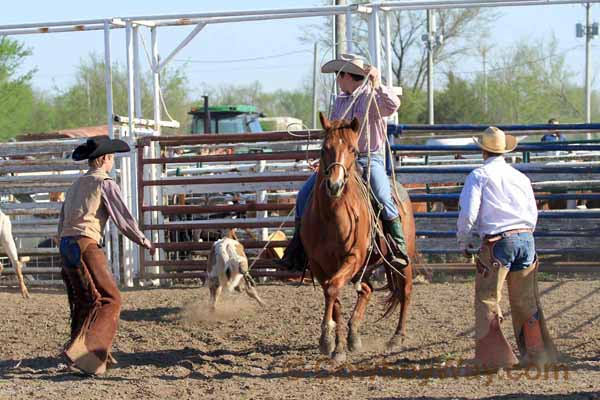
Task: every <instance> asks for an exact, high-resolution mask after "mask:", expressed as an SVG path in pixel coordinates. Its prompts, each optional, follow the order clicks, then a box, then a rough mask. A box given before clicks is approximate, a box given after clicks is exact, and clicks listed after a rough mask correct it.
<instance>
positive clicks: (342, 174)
mask: <svg viewBox="0 0 600 400" xmlns="http://www.w3.org/2000/svg"><path fill="white" fill-rule="evenodd" d="M319 117H320V119H321V125H322V126H323V129H324V130H325V138H324V139H323V146H322V148H321V164H320V171H321V173H322V174H323V175H324V177H325V188H326V191H327V195H328V196H330V197H340V196H341V195H342V193H343V191H344V187H345V186H346V182H347V181H348V177H349V174H350V171H351V170H352V169H353V168H354V162H355V161H356V157H357V155H358V129H359V126H360V122H359V121H358V119H357V118H354V119H353V120H352V122H348V121H329V120H328V119H327V117H326V116H325V115H323V113H320V114H319Z"/></svg>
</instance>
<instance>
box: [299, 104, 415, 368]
mask: <svg viewBox="0 0 600 400" xmlns="http://www.w3.org/2000/svg"><path fill="white" fill-rule="evenodd" d="M320 119H321V125H322V127H323V129H324V139H323V143H322V149H321V157H320V167H319V171H318V176H317V181H316V184H315V189H314V191H313V194H312V198H311V200H310V202H309V204H308V205H307V209H306V211H305V212H304V215H303V217H302V221H301V229H300V237H301V240H302V243H303V244H304V248H305V251H306V254H307V256H308V265H309V268H310V271H311V272H312V274H313V276H314V277H315V278H316V279H317V280H318V282H319V284H320V285H321V287H322V289H323V294H324V296H325V312H324V316H323V320H322V323H321V337H320V340H319V348H320V350H321V353H322V354H325V355H330V356H331V357H332V358H333V359H334V360H335V361H337V362H343V361H344V360H345V359H346V348H347V347H348V350H349V351H351V352H357V351H360V350H361V347H362V342H361V338H360V333H359V329H360V326H361V324H362V321H363V318H364V314H365V310H366V307H367V304H368V302H369V298H370V297H371V294H372V293H373V290H374V288H373V285H372V284H371V283H370V282H369V277H370V275H371V273H372V272H373V271H374V270H375V269H376V268H377V267H378V266H380V265H381V264H383V265H384V267H385V269H386V277H387V285H386V287H387V289H388V290H389V296H388V298H387V299H386V310H385V313H384V315H383V317H382V318H386V317H389V316H390V315H391V314H392V313H393V312H394V311H395V310H396V309H397V307H398V306H400V318H399V321H398V325H397V327H396V330H395V332H394V335H393V336H392V338H391V339H390V341H389V342H388V348H394V347H396V346H398V345H399V344H401V343H402V341H403V338H404V337H405V335H406V320H407V316H408V305H409V304H410V297H411V291H412V276H413V267H412V264H409V265H408V266H406V267H405V268H404V269H403V270H401V271H399V270H398V269H397V268H394V266H393V265H391V264H390V263H389V262H386V261H384V258H385V257H386V256H387V255H388V254H387V252H388V251H390V250H388V248H387V246H386V245H385V243H386V242H385V239H384V238H382V237H381V235H376V234H375V233H374V229H372V228H373V226H372V224H371V221H372V217H371V215H372V214H371V212H370V208H369V207H370V204H369V201H370V200H369V196H368V195H366V191H365V190H364V189H365V187H364V184H363V183H362V178H361V176H360V173H359V172H358V168H357V166H356V158H357V155H358V137H359V134H358V130H359V126H360V122H359V121H358V119H356V118H355V119H353V120H352V121H351V122H348V121H329V120H328V119H327V118H326V117H325V116H324V115H323V114H322V113H321V114H320ZM361 185H362V188H361ZM403 194H404V195H403V196H402V197H403V198H402V199H399V200H400V201H399V205H400V207H399V212H400V217H401V219H402V225H403V230H404V235H405V239H406V242H407V247H408V253H409V256H410V258H411V260H415V259H416V246H415V243H416V237H415V222H414V216H413V213H412V208H411V204H410V200H409V198H408V196H407V195H406V191H403ZM375 223H376V224H377V223H378V222H375ZM374 236H377V238H374ZM373 239H376V242H374V243H375V244H377V246H376V247H378V248H379V249H380V254H372V252H371V245H372V240H373ZM350 281H352V282H353V283H354V285H355V287H356V290H357V292H358V299H357V302H356V305H355V307H354V311H353V313H352V316H351V318H350V321H349V323H348V337H347V338H346V331H345V326H344V324H343V322H344V321H343V319H342V310H341V302H340V299H339V297H340V293H341V289H342V287H344V285H346V284H347V283H348V282H350ZM384 290H385V288H384Z"/></svg>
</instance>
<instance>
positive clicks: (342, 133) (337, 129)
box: [323, 119, 357, 143]
mask: <svg viewBox="0 0 600 400" xmlns="http://www.w3.org/2000/svg"><path fill="white" fill-rule="evenodd" d="M330 122H331V128H330V129H329V130H327V131H325V137H324V138H323V140H324V141H325V140H327V139H332V140H333V139H338V138H339V139H342V140H343V141H344V142H349V143H352V141H353V139H354V136H355V135H356V134H357V133H356V132H354V131H353V130H352V127H351V121H348V120H345V119H341V120H333V121H330Z"/></svg>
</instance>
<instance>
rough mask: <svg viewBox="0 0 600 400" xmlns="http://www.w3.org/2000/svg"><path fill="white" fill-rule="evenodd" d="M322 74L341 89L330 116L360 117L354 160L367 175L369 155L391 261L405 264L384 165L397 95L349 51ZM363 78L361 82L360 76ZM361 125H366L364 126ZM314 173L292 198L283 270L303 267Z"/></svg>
mask: <svg viewBox="0 0 600 400" xmlns="http://www.w3.org/2000/svg"><path fill="white" fill-rule="evenodd" d="M321 72H323V73H335V74H336V81H337V83H338V85H339V87H340V89H341V90H342V93H340V94H339V95H338V96H337V97H336V100H335V103H334V106H333V110H332V112H331V119H332V120H340V119H346V120H352V119H353V118H355V117H356V118H358V119H359V121H360V122H361V128H360V129H359V132H360V137H359V141H358V145H359V156H358V163H359V164H360V166H361V167H362V168H363V171H364V174H363V176H364V178H365V179H366V177H367V176H366V175H367V166H368V162H369V158H370V160H371V165H370V170H371V171H370V185H371V189H372V192H373V195H374V197H375V199H376V200H377V202H379V204H381V205H382V211H381V219H382V222H383V228H384V231H385V233H386V234H388V235H390V236H391V237H392V238H393V240H394V245H392V247H393V249H394V257H393V260H391V261H392V262H393V263H394V264H396V265H398V266H400V267H406V266H407V265H408V263H409V259H408V255H407V250H406V242H405V240H404V234H403V232H402V223H401V221H400V216H399V214H398V210H397V208H396V204H395V203H394V199H393V196H392V188H391V185H390V182H389V178H388V176H387V174H386V170H385V150H386V121H385V119H384V118H385V117H389V116H390V115H393V114H394V113H395V112H396V111H397V110H398V108H399V107H400V99H399V98H398V96H396V95H395V94H394V92H393V91H392V89H391V88H389V87H386V86H383V85H381V82H380V77H379V71H378V70H377V68H375V67H373V66H370V65H368V64H365V62H364V61H363V59H362V58H360V57H358V56H356V55H353V54H342V55H341V56H340V58H339V59H335V60H332V61H329V62H328V63H326V64H324V65H323V66H322V67H321ZM366 78H368V81H366V82H365V79H366ZM365 124H366V125H365ZM316 178H317V174H316V173H314V174H313V175H312V176H311V177H310V178H309V179H308V180H307V181H306V182H305V183H304V185H302V188H301V189H300V191H299V192H298V198H297V200H296V218H295V230H294V236H293V238H292V241H291V242H290V244H289V245H288V247H287V248H286V250H285V253H284V256H283V258H282V259H281V260H280V265H282V266H283V267H285V268H287V269H293V270H302V269H304V266H305V265H306V254H305V252H304V246H303V245H302V242H301V240H300V233H299V232H300V220H301V218H302V215H303V212H304V210H305V208H306V205H307V203H308V200H309V198H310V196H311V193H312V191H313V187H314V185H315V182H316Z"/></svg>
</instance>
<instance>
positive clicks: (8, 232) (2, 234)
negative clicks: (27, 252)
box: [0, 210, 29, 299]
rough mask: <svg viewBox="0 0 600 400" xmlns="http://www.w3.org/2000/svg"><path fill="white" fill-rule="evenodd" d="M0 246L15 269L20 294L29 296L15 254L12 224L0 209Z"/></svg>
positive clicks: (25, 296) (0, 266)
mask: <svg viewBox="0 0 600 400" xmlns="http://www.w3.org/2000/svg"><path fill="white" fill-rule="evenodd" d="M0 246H1V247H2V248H3V249H4V251H5V252H6V254H7V255H8V258H9V259H10V262H11V263H12V265H13V268H14V269H15V273H16V274H17V279H18V280H19V286H20V287H21V295H22V296H23V297H24V298H26V299H27V298H29V292H28V291H27V287H26V286H25V280H24V279H23V273H22V271H21V262H20V261H19V256H18V255H17V246H15V240H14V239H13V235H12V225H11V223H10V219H9V218H8V216H7V215H6V214H4V213H3V212H2V210H0ZM0 273H2V265H1V264H0Z"/></svg>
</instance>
